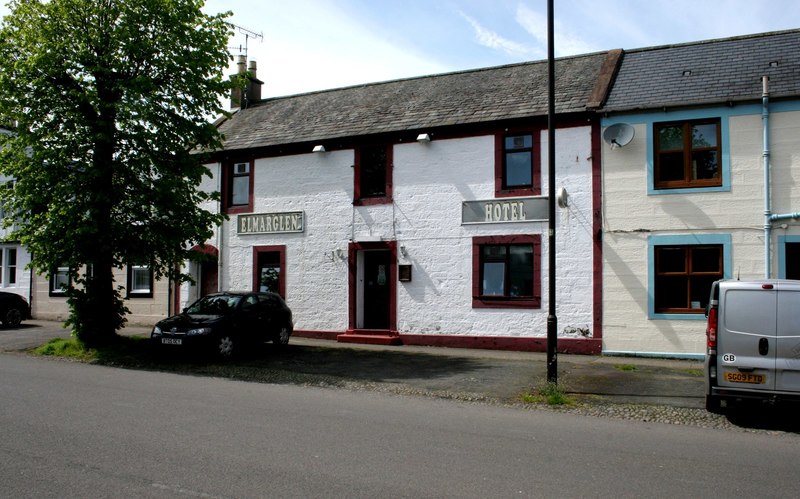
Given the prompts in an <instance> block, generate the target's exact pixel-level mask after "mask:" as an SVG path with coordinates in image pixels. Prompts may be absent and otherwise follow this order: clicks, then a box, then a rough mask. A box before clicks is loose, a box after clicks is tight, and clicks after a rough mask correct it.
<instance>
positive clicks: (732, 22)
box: [0, 0, 800, 97]
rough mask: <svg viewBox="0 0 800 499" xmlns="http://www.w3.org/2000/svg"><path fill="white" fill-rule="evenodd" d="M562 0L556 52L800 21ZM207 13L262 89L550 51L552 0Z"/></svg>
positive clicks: (710, 8)
mask: <svg viewBox="0 0 800 499" xmlns="http://www.w3.org/2000/svg"><path fill="white" fill-rule="evenodd" d="M5 1H6V0H0V2H2V3H3V4H4V3H5ZM554 5H555V7H554V18H555V23H554V32H555V44H554V51H555V55H556V57H562V56H568V55H574V54H582V53H591V52H598V51H604V50H610V49H615V48H622V49H634V48H641V47H651V46H656V45H667V44H673V43H683V42H690V41H698V40H707V39H714V38H725V37H729V36H737V35H745V34H752V33H761V32H767V31H777V30H783V29H795V28H800V2H798V1H797V0H554ZM204 11H205V12H207V13H210V14H211V13H219V12H225V11H231V12H232V14H233V15H232V16H231V17H230V18H229V19H228V20H229V21H230V22H231V23H233V24H234V25H236V26H239V27H241V28H243V30H236V32H235V33H234V35H233V36H232V37H231V41H230V49H231V52H232V53H233V54H234V55H238V54H243V53H244V49H245V47H246V49H247V58H248V60H255V61H256V63H257V65H258V74H257V76H258V78H259V79H260V80H262V81H264V86H263V87H262V97H274V96H281V95H290V94H297V93H304V92H311V91H317V90H325V89H330V88H338V87H343V86H349V85H358V84H363V83H371V82H378V81H386V80H394V79H398V78H409V77H416V76H425V75H430V74H436V73H445V72H451V71H461V70H466V69H475V68H482V67H490V66H499V65H503V64H512V63H517V62H524V61H536V60H544V59H546V58H547V0H206V5H205V7H204ZM7 12H8V9H7V8H6V7H4V6H0V14H3V15H4V14H6V13H7ZM245 30H246V31H245ZM247 32H252V33H256V34H258V35H260V36H252V35H247V34H246V33H247ZM234 71H235V66H234V65H233V64H232V65H231V67H230V68H229V72H231V73H232V72H234Z"/></svg>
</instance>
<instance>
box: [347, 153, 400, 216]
mask: <svg viewBox="0 0 800 499" xmlns="http://www.w3.org/2000/svg"><path fill="white" fill-rule="evenodd" d="M354 176H355V185H354V188H353V194H354V198H355V199H354V200H353V203H354V204H356V205H371V204H389V203H391V202H392V146H391V145H390V144H371V145H363V146H359V147H357V148H356V150H355V175H354Z"/></svg>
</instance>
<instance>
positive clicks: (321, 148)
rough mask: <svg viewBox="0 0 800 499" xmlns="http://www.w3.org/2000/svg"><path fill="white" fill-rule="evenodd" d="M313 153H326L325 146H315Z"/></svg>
mask: <svg viewBox="0 0 800 499" xmlns="http://www.w3.org/2000/svg"><path fill="white" fill-rule="evenodd" d="M312 151H313V152H325V146H323V145H322V144H319V145H316V146H314V149H312Z"/></svg>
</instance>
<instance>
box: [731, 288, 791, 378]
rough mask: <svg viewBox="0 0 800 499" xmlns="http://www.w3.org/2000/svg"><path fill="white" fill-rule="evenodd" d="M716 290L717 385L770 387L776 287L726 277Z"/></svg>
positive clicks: (775, 321)
mask: <svg viewBox="0 0 800 499" xmlns="http://www.w3.org/2000/svg"><path fill="white" fill-rule="evenodd" d="M719 294H720V296H719V303H720V304H719V308H720V310H721V313H720V316H719V323H718V324H719V325H718V329H717V366H718V377H717V383H718V386H720V387H728V388H736V389H745V390H774V389H775V375H774V373H775V359H776V353H777V349H778V344H777V341H776V333H775V332H776V329H777V319H776V311H777V307H778V303H777V302H778V298H777V296H778V293H777V291H776V290H775V289H766V288H764V287H763V286H762V285H761V284H758V283H746V282H739V281H729V282H725V283H721V284H720V290H719Z"/></svg>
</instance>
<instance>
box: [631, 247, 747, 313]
mask: <svg viewBox="0 0 800 499" xmlns="http://www.w3.org/2000/svg"><path fill="white" fill-rule="evenodd" d="M647 250H648V283H647V290H648V296H647V311H648V318H650V319H667V320H676V319H677V320H703V319H704V318H705V307H706V305H707V304H708V303H707V302H708V295H709V291H710V289H711V283H713V282H714V281H716V280H717V279H724V278H728V277H730V275H731V271H730V269H731V236H730V234H692V235H663V236H661V235H652V236H650V237H648V238H647Z"/></svg>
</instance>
